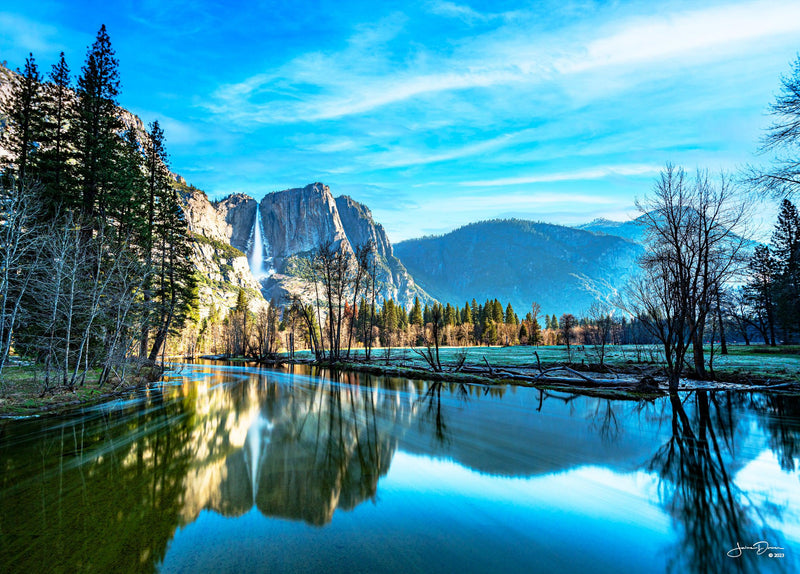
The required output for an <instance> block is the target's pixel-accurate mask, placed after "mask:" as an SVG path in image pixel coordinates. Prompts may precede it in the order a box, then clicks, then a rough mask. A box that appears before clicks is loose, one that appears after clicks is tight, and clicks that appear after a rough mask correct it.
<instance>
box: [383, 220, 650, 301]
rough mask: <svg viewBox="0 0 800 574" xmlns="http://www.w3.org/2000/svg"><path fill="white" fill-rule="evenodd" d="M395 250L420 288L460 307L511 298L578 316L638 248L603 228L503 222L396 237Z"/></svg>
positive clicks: (622, 273)
mask: <svg viewBox="0 0 800 574" xmlns="http://www.w3.org/2000/svg"><path fill="white" fill-rule="evenodd" d="M394 248H395V254H396V255H397V256H398V257H399V258H400V260H401V261H402V262H403V264H404V265H405V266H406V269H408V270H409V272H410V273H411V274H412V276H413V277H414V278H415V279H416V280H417V282H418V283H419V285H420V286H422V287H423V288H424V289H425V291H426V292H428V293H429V294H430V295H431V296H433V297H435V298H436V299H438V300H440V301H449V302H452V303H457V304H462V305H463V303H464V302H465V301H471V300H472V298H475V299H477V300H478V301H479V302H482V301H483V300H485V299H488V298H495V297H496V298H498V299H500V300H501V301H504V302H505V301H509V302H511V304H512V305H513V306H514V308H515V309H516V310H517V312H518V313H520V312H522V313H524V312H526V311H527V309H529V308H530V305H531V303H532V302H533V301H536V302H537V303H539V304H540V305H541V306H542V309H543V311H545V312H546V313H549V314H551V313H557V314H560V313H563V312H571V313H576V314H577V313H580V312H583V311H586V310H587V309H588V308H589V306H590V305H591V304H592V303H593V302H594V301H595V300H596V299H597V298H598V297H600V298H603V297H606V296H608V295H610V294H612V293H613V292H614V291H615V290H617V289H619V288H621V287H622V286H623V285H624V284H625V283H626V282H627V280H628V279H629V278H630V277H631V275H632V274H633V273H634V272H635V271H636V261H637V259H638V258H639V256H640V255H641V254H642V252H643V247H642V246H641V245H640V244H638V243H636V242H634V241H631V240H629V239H626V238H623V237H619V236H616V235H608V234H605V233H602V232H601V233H596V232H593V231H589V230H584V229H576V228H571V227H564V226H560V225H553V224H549V223H537V222H533V221H527V220H520V219H501V220H491V221H482V222H477V223H471V224H469V225H465V226H463V227H460V228H458V229H456V230H454V231H451V232H450V233H447V234H444V235H440V236H428V237H423V238H419V239H410V240H407V241H401V242H399V243H397V244H396V245H395V246H394Z"/></svg>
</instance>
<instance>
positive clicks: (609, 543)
mask: <svg viewBox="0 0 800 574" xmlns="http://www.w3.org/2000/svg"><path fill="white" fill-rule="evenodd" d="M655 487H656V480H655V478H654V477H653V476H651V475H648V474H646V473H631V474H617V473H614V472H613V471H610V470H608V469H606V468H602V467H580V468H577V469H574V470H572V471H569V472H565V473H561V474H552V475H545V476H540V477H536V478H525V479H523V478H502V477H492V476H489V475H485V474H480V473H478V472H475V471H472V470H470V469H468V468H465V467H463V466H461V465H458V464H456V463H454V462H450V461H446V460H441V459H432V458H428V457H425V456H417V455H410V454H407V453H405V452H402V451H400V452H397V453H396V454H395V456H394V458H393V460H392V466H391V469H390V471H389V474H388V475H387V476H386V477H385V478H384V479H383V480H381V482H380V485H379V488H378V494H377V500H376V503H375V504H369V503H363V504H361V505H359V506H358V507H356V508H355V509H354V510H352V511H350V512H342V511H337V512H336V513H335V515H334V517H333V520H332V522H331V523H330V524H328V525H327V526H325V527H324V528H316V527H313V526H310V525H307V524H305V523H302V522H292V521H286V520H281V519H272V518H266V517H264V516H263V515H261V514H260V513H259V512H258V511H257V510H256V509H253V510H251V511H250V512H248V513H247V514H245V515H243V516H240V517H237V518H226V517H222V516H220V515H219V514H216V513H214V512H208V511H204V512H202V513H201V514H200V516H198V518H197V520H196V521H195V522H194V523H192V524H190V525H188V526H186V527H184V528H181V529H179V530H178V531H177V532H176V534H175V537H174V538H173V541H172V542H171V544H170V549H169V551H168V553H167V556H166V558H165V561H164V564H163V571H172V570H173V569H176V568H177V567H178V565H182V566H183V567H185V568H187V570H186V571H192V570H207V569H214V570H215V571H231V572H233V571H236V572H249V571H252V572H256V571H262V570H264V569H266V568H270V567H272V568H280V569H285V570H291V569H292V568H294V567H297V568H300V569H302V570H308V571H311V570H313V569H314V568H315V567H317V565H319V564H324V567H323V568H324V570H325V571H326V572H330V571H342V572H345V571H357V570H358V567H359V566H360V567H361V568H362V569H363V570H362V571H364V572H371V571H375V570H376V569H377V570H382V571H385V570H389V571H403V572H407V571H437V572H443V571H445V572H460V573H464V572H512V571H520V569H521V568H536V567H539V568H544V569H545V570H547V571H551V570H556V569H561V570H563V571H564V572H588V571H591V572H618V571H619V565H620V561H621V560H622V561H624V563H625V564H626V568H627V569H629V570H630V571H635V572H641V571H659V570H661V569H662V564H663V557H662V554H663V549H664V548H665V547H668V545H669V542H670V537H671V533H670V527H669V517H668V516H667V515H666V514H665V513H664V512H663V511H662V510H661V509H660V508H659V507H658V505H657V504H656V503H655V502H654V501H653V498H652V495H653V492H654V490H655ZM236 554H240V555H247V556H248V557H247V558H242V557H241V556H239V557H233V558H232V559H229V558H230V557H231V556H234V555H236ZM223 567H224V568H229V570H224V568H223ZM220 568H223V569H222V570H220ZM354 568H355V569H356V570H353V569H354Z"/></svg>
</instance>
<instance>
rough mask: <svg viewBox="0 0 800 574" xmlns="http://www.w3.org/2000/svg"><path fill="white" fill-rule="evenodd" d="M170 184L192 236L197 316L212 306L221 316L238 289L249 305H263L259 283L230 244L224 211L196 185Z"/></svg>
mask: <svg viewBox="0 0 800 574" xmlns="http://www.w3.org/2000/svg"><path fill="white" fill-rule="evenodd" d="M174 185H175V186H176V187H177V189H178V191H179V193H180V195H181V198H182V199H183V205H184V212H185V214H186V218H187V221H188V223H189V231H190V232H191V234H192V239H193V240H194V241H193V242H192V263H194V266H195V268H196V269H197V274H198V277H199V279H200V285H199V290H200V293H199V295H200V297H199V299H200V316H201V317H205V316H207V315H208V314H209V313H210V311H211V309H212V307H213V308H215V309H216V310H217V311H218V312H220V313H221V315H222V316H223V317H224V316H225V314H227V312H228V310H229V309H232V308H233V307H235V306H236V298H237V296H238V295H239V289H244V291H245V292H246V293H247V295H248V298H249V299H250V307H251V309H253V310H256V309H257V308H259V307H260V306H262V305H264V304H265V303H266V301H265V299H264V297H263V296H262V294H261V284H260V283H259V282H258V280H257V279H256V278H255V277H254V276H253V273H252V272H251V270H250V265H249V263H248V261H247V257H246V256H245V254H244V253H242V251H241V250H239V249H237V248H236V247H234V246H232V245H231V241H230V238H231V234H232V229H233V227H232V226H231V225H229V224H228V223H227V222H226V221H225V216H224V213H220V211H218V210H217V209H216V208H215V207H214V206H213V204H212V203H211V202H210V201H209V200H208V197H207V196H206V194H205V193H204V192H202V191H200V190H199V189H196V188H194V187H190V186H186V185H184V184H180V183H177V182H176V183H175V184H174Z"/></svg>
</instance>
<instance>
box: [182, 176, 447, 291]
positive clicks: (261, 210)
mask: <svg viewBox="0 0 800 574" xmlns="http://www.w3.org/2000/svg"><path fill="white" fill-rule="evenodd" d="M206 203H207V205H203V206H202V209H201V208H200V206H199V205H194V206H192V207H191V208H190V209H189V213H190V219H191V220H192V221H193V228H194V229H197V230H198V232H199V233H202V234H203V235H204V236H207V237H213V238H214V239H215V240H218V241H222V242H225V243H228V244H229V245H230V246H232V247H233V248H235V249H238V250H239V251H241V252H243V254H246V256H247V261H248V263H249V266H250V270H251V271H252V273H253V275H254V276H255V277H256V278H257V280H258V282H259V284H260V290H261V293H263V295H264V296H265V297H266V298H267V299H270V298H273V297H274V298H275V299H276V300H278V301H279V302H286V300H287V299H288V296H289V294H290V293H291V292H293V291H295V290H297V289H298V288H299V287H301V286H302V285H301V284H300V280H299V279H298V277H296V276H295V275H294V273H293V269H294V266H293V265H292V262H293V261H294V260H295V259H296V258H297V257H299V256H303V255H307V254H308V253H310V252H311V251H313V250H315V249H316V248H318V247H319V246H320V245H322V244H324V243H331V244H332V245H333V246H334V247H342V248H343V249H345V250H347V251H350V252H353V251H354V250H355V248H357V247H359V246H361V245H365V244H366V243H367V242H369V241H371V242H373V243H374V245H375V248H376V252H377V256H378V261H377V268H378V281H379V284H380V287H379V295H378V299H379V300H381V301H382V300H385V299H389V298H391V299H394V300H395V301H396V302H399V303H400V304H402V305H405V306H410V305H411V304H412V303H413V301H414V298H415V297H419V298H420V299H421V300H423V301H430V300H431V298H430V296H429V295H428V294H427V293H425V292H424V291H423V290H422V289H421V288H420V287H419V286H418V285H417V284H416V283H415V282H414V279H413V278H412V277H411V275H410V274H409V273H408V271H407V270H406V268H405V267H404V266H403V264H402V263H401V262H400V260H399V259H398V258H397V257H395V256H394V253H393V248H392V245H391V243H390V242H389V239H388V238H387V237H386V232H385V230H384V229H383V226H382V225H380V224H379V223H376V222H375V220H374V219H373V217H372V212H371V211H370V210H369V208H368V207H367V206H365V205H363V204H361V203H358V202H357V201H354V200H353V199H352V198H350V197H347V196H341V197H336V198H334V196H333V194H332V193H331V190H330V188H329V187H328V186H327V185H324V184H322V183H312V184H309V185H307V186H305V187H302V188H293V189H287V190H283V191H276V192H273V193H269V194H267V195H265V196H264V198H263V199H262V200H261V201H256V200H255V199H254V198H252V197H250V196H248V195H244V194H234V195H231V196H228V197H226V198H224V199H222V200H220V201H217V202H214V203H213V204H212V203H210V202H206ZM209 210H211V211H213V212H214V214H213V215H212V214H211V212H210V211H209ZM259 222H260V225H257V224H258V223H259Z"/></svg>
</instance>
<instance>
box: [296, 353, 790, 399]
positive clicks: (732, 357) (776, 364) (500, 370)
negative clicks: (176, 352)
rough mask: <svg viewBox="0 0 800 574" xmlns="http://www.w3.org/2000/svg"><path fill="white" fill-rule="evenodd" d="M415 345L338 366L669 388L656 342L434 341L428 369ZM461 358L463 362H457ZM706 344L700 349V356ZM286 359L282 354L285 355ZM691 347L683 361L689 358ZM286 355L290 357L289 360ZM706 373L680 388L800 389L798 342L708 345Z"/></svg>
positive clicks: (580, 385) (445, 376)
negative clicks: (709, 376)
mask: <svg viewBox="0 0 800 574" xmlns="http://www.w3.org/2000/svg"><path fill="white" fill-rule="evenodd" d="M417 351H426V349H424V348H418V349H416V350H415V349H412V348H381V349H373V351H372V356H371V358H370V360H369V361H367V360H366V356H365V353H364V350H363V349H358V350H354V351H353V352H352V353H351V358H350V359H349V360H345V361H343V362H342V364H341V365H340V366H341V367H342V368H346V369H354V370H361V371H369V372H375V373H382V374H388V375H392V374H396V375H398V376H409V377H412V376H413V377H415V378H432V379H436V380H449V381H462V382H465V380H473V382H482V383H487V382H488V383H510V384H523V385H534V386H549V385H555V386H559V387H568V388H570V389H576V390H577V389H584V390H586V389H593V390H607V391H623V392H630V391H636V392H646V393H647V392H663V391H666V390H668V385H667V381H666V378H665V377H664V373H663V365H662V362H661V360H660V355H659V349H658V347H656V346H652V345H623V346H620V345H608V346H606V348H605V353H604V358H603V361H602V366H601V361H600V350H599V349H597V348H594V347H591V346H584V345H577V346H576V345H573V346H572V347H571V348H570V350H569V352H568V351H567V348H566V346H540V347H529V346H514V347H466V348H461V347H440V349H439V359H440V362H441V365H442V370H441V372H433V370H432V369H431V368H430V366H429V365H428V363H427V361H426V360H425V359H424V358H423V357H422V356H420V354H419V353H418V352H417ZM462 356H463V357H464V359H463V364H462V365H461V367H460V368H459V367H458V365H459V363H460V362H461V360H462ZM709 357H711V349H710V348H707V349H706V359H707V360H708V358H709ZM284 359H285V360H289V358H288V356H284ZM313 359H314V357H313V354H312V353H310V352H309V351H301V352H297V353H295V356H294V359H293V360H294V361H296V362H310V361H313ZM691 360H692V356H691V354H690V355H689V356H687V361H688V362H691ZM290 362H291V361H290ZM709 372H711V373H713V380H710V381H708V380H697V379H693V378H692V377H691V373H690V372H687V373H686V375H685V376H684V378H683V379H682V380H681V385H680V389H681V390H696V389H710V390H755V389H759V390H764V389H767V388H771V389H775V390H778V389H780V390H782V391H793V390H796V391H800V347H798V346H782V347H768V346H763V345H750V346H744V345H741V346H740V345H730V346H729V354H728V355H721V354H719V348H715V349H714V354H713V357H712V361H711V368H710V369H709Z"/></svg>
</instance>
